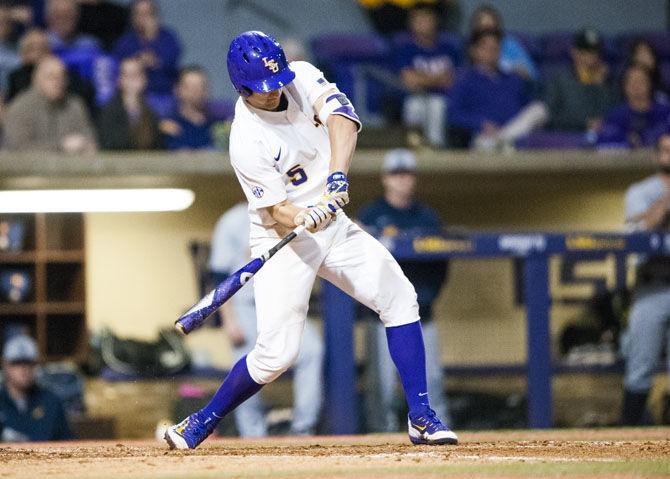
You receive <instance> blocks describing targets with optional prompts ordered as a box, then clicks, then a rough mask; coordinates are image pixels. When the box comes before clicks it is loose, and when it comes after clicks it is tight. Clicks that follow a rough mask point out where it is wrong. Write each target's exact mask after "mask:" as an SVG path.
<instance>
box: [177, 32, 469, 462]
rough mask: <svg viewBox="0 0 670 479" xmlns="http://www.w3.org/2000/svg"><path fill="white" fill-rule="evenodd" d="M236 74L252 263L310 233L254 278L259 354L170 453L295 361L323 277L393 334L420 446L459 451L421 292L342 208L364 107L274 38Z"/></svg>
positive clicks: (246, 44) (239, 367) (249, 54)
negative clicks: (444, 412)
mask: <svg viewBox="0 0 670 479" xmlns="http://www.w3.org/2000/svg"><path fill="white" fill-rule="evenodd" d="M228 72H229V74H230V79H231V81H232V83H233V85H234V86H235V89H236V90H237V91H238V92H239V94H240V98H239V99H238V101H237V105H236V107H235V119H234V120H233V125H232V128H231V132H230V160H231V163H232V165H233V168H234V170H235V173H236V175H237V178H238V180H239V182H240V185H241V186H242V190H243V191H244V194H245V195H246V197H247V200H248V202H249V217H250V222H251V227H250V243H249V244H250V247H251V253H252V256H258V255H259V254H261V253H262V252H263V251H265V250H267V249H268V248H270V247H272V246H273V245H274V244H276V243H277V241H278V239H279V238H281V237H282V236H283V235H284V234H286V233H288V232H289V231H290V230H292V229H293V228H295V227H296V226H298V225H304V226H305V227H306V231H305V232H304V233H303V234H301V235H300V236H298V237H297V238H296V239H295V240H293V241H292V242H291V243H290V244H289V245H288V246H287V247H285V248H283V249H282V250H280V251H279V252H278V253H277V254H276V255H275V257H274V258H272V261H270V262H268V264H267V265H266V266H265V267H264V268H263V269H262V270H260V271H259V272H258V273H257V274H256V276H255V277H254V295H255V303H256V321H257V330H258V338H257V339H256V344H255V346H254V348H253V350H252V351H251V352H250V353H249V354H247V355H246V356H245V357H243V358H241V359H240V360H239V361H238V362H237V363H236V364H235V365H234V366H233V368H232V369H231V371H230V373H229V374H228V376H227V377H226V379H225V380H224V382H223V384H222V385H221V387H220V388H219V390H218V391H217V392H216V393H215V394H214V397H213V398H212V400H211V401H210V402H209V404H207V405H206V406H205V407H204V408H202V409H201V410H199V411H197V412H195V413H193V414H191V415H190V416H189V417H187V418H186V419H184V420H183V421H182V422H180V423H179V424H176V425H174V426H171V427H170V428H168V430H167V431H166V433H165V439H166V441H167V443H168V445H169V446H170V447H171V448H179V449H193V448H195V447H197V446H198V444H200V443H201V442H202V441H204V440H205V438H207V436H209V434H211V432H212V431H213V430H214V428H215V427H216V425H217V424H218V422H219V421H220V419H221V418H222V417H224V416H225V415H226V414H228V413H230V412H231V411H232V410H233V409H235V408H236V407H237V406H238V405H240V404H241V403H242V402H244V401H245V400H247V399H248V398H250V397H251V396H253V395H254V394H255V393H257V392H258V391H259V390H260V389H261V388H262V387H263V385H264V384H267V383H269V382H271V381H273V380H275V379H276V378H277V377H279V376H280V375H281V374H282V373H283V372H284V371H286V370H287V369H288V368H289V367H290V366H291V365H292V364H293V362H294V361H295V360H296V358H297V357H298V352H299V350H300V342H301V339H302V336H303V330H304V327H305V318H306V315H307V304H308V300H309V295H310V292H311V289H312V285H313V284H314V281H315V279H316V276H317V275H318V276H320V277H321V278H324V279H326V280H328V281H330V282H331V283H333V284H335V285H336V286H338V287H339V288H340V289H342V290H343V291H345V292H346V293H348V294H349V295H351V296H352V297H354V298H355V299H357V300H358V301H360V302H361V303H363V304H364V305H366V306H367V307H369V308H370V309H372V310H373V311H375V312H376V313H378V314H379V317H380V319H381V321H382V322H383V323H384V325H385V326H386V336H387V342H388V346H389V351H390V353H391V357H392V358H393V362H394V364H395V365H396V368H397V369H398V372H399V374H400V379H401V383H402V385H403V389H404V391H405V396H406V399H407V403H408V406H409V417H408V428H409V437H410V440H411V441H412V442H413V443H415V444H455V443H456V442H457V437H456V435H455V434H454V433H453V432H452V431H451V430H449V429H448V428H447V427H446V426H445V425H444V424H443V423H442V422H441V421H440V419H439V418H438V417H437V415H436V414H435V412H434V411H433V410H432V409H431V407H430V401H429V398H428V391H427V386H426V359H425V350H424V345H423V337H422V333H421V323H420V322H419V308H418V305H417V300H416V293H415V292H414V287H413V286H412V284H411V283H410V282H409V280H408V279H407V278H406V277H405V276H404V275H403V273H402V270H401V269H400V266H398V263H397V262H396V261H395V260H394V259H393V257H392V256H391V254H390V253H389V252H388V251H387V250H386V248H384V247H383V246H382V245H381V244H380V243H379V242H378V241H377V240H375V239H374V238H373V237H372V236H370V235H369V234H367V233H366V232H364V231H363V230H362V229H361V228H360V227H359V226H357V225H356V224H355V223H354V222H353V221H351V220H350V219H349V218H348V217H347V215H346V214H345V213H344V211H343V210H342V207H344V206H345V205H346V204H347V203H348V202H349V193H348V190H349V183H348V180H347V172H348V170H349V164H350V162H351V159H352V157H353V154H354V150H355V148H356V139H357V134H358V131H359V130H360V128H361V122H360V120H359V119H358V116H357V115H356V111H355V110H354V108H353V106H352V105H351V103H350V102H349V100H348V99H347V97H346V96H345V95H344V94H343V93H341V92H340V91H339V90H338V89H337V87H336V86H335V84H333V83H330V82H329V81H328V80H326V79H325V78H324V77H323V74H322V73H321V72H320V71H319V70H318V69H316V68H315V67H314V66H312V65H311V64H309V63H307V62H300V61H296V62H291V64H290V65H289V64H288V62H287V61H286V57H285V55H284V52H283V50H282V48H281V46H280V45H279V44H278V43H277V42H276V40H274V39H273V38H272V37H270V36H268V35H266V34H264V33H262V32H253V31H252V32H246V33H243V34H241V35H239V36H238V37H236V38H235V39H234V40H233V41H232V43H231V45H230V48H229V50H228Z"/></svg>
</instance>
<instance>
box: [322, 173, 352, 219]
mask: <svg viewBox="0 0 670 479" xmlns="http://www.w3.org/2000/svg"><path fill="white" fill-rule="evenodd" d="M322 203H324V204H325V205H326V206H328V208H329V209H330V211H331V213H335V212H336V211H337V210H338V209H341V208H343V207H344V205H346V204H347V203H349V181H348V180H347V175H345V174H344V173H342V172H341V171H336V172H335V173H333V174H331V175H330V176H329V177H328V183H327V185H326V192H325V193H324V194H323V198H322Z"/></svg>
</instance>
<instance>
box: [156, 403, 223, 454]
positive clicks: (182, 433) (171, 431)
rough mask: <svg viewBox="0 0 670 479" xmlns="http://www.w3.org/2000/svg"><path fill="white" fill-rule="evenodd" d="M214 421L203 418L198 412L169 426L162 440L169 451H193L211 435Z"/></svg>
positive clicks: (214, 425) (209, 418)
mask: <svg viewBox="0 0 670 479" xmlns="http://www.w3.org/2000/svg"><path fill="white" fill-rule="evenodd" d="M215 427H216V421H214V420H213V419H212V418H211V417H207V418H204V417H202V414H201V413H200V411H198V412H195V413H193V414H191V415H190V416H189V417H187V418H186V419H184V420H183V421H182V422H180V423H179V424H175V425H174V426H170V427H169V428H168V429H167V431H165V436H163V438H164V439H165V441H166V442H167V443H168V446H170V449H195V448H196V447H198V445H199V444H200V443H201V442H202V441H204V440H205V439H207V437H208V436H209V435H210V434H212V431H214V428H215Z"/></svg>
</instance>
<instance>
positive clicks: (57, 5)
mask: <svg viewBox="0 0 670 479" xmlns="http://www.w3.org/2000/svg"><path fill="white" fill-rule="evenodd" d="M44 13H45V20H46V30H47V35H48V36H49V45H50V46H51V50H53V52H54V53H56V54H57V55H59V56H61V54H64V53H69V52H72V51H76V50H96V49H98V48H100V44H99V43H98V41H97V40H96V39H95V38H94V37H92V36H90V35H82V34H81V33H80V32H79V30H78V27H77V24H78V22H79V5H78V4H77V2H76V1H75V0H48V1H47V3H46V5H45V11H44Z"/></svg>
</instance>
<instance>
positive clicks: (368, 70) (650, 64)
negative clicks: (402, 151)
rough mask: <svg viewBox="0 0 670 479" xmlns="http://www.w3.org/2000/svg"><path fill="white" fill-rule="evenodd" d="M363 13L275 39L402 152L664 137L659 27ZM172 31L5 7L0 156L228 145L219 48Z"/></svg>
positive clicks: (607, 143) (53, 1) (137, 18)
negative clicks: (197, 47)
mask: <svg viewBox="0 0 670 479" xmlns="http://www.w3.org/2000/svg"><path fill="white" fill-rule="evenodd" d="M246 6H247V8H249V9H250V10H252V7H254V8H258V6H257V5H256V4H255V3H254V2H250V3H249V4H248V5H246ZM233 7H234V6H231V8H233ZM349 8H351V6H349ZM359 9H360V10H361V13H362V14H363V15H365V16H367V17H368V26H369V27H368V28H369V31H368V32H356V33H354V34H352V33H351V32H350V31H349V29H348V28H347V29H345V28H343V33H341V34H340V33H328V34H324V35H318V34H314V35H312V37H311V38H310V39H307V40H305V39H304V38H303V39H301V40H298V39H296V38H291V37H290V36H287V34H285V33H284V31H285V30H286V29H285V28H283V27H282V25H281V24H279V25H278V28H277V29H278V31H279V34H278V35H277V37H278V39H279V40H280V42H282V43H284V46H285V48H286V50H287V55H288V57H289V60H300V59H309V60H311V61H313V62H314V63H316V65H317V66H319V67H320V68H321V69H322V70H323V71H324V72H325V74H326V76H327V77H328V78H329V79H330V80H331V81H335V82H337V84H338V86H339V87H340V89H342V90H343V91H345V92H346V93H347V94H348V95H349V96H350V97H351V98H352V99H353V100H354V103H355V104H356V106H357V108H358V110H359V111H360V112H361V115H362V117H363V120H364V122H365V123H366V127H368V128H370V129H371V130H375V129H380V128H383V127H388V126H389V125H399V126H401V127H403V128H404V129H405V130H406V132H407V133H406V135H405V136H404V138H405V139H406V142H407V143H408V144H409V145H411V146H417V145H428V146H432V147H435V148H468V147H472V148H477V149H482V150H496V151H497V150H505V151H508V150H511V149H515V148H568V149H569V148H585V147H597V148H638V147H644V146H649V145H651V144H653V142H654V141H655V139H656V138H657V137H658V135H659V133H660V132H661V131H663V130H664V129H665V128H667V123H668V115H669V114H670V107H669V106H668V96H667V89H668V86H669V85H670V36H668V35H667V34H666V33H663V32H627V33H625V34H619V35H607V36H606V35H603V34H602V33H600V32H599V30H598V29H597V28H595V27H590V26H588V25H581V26H579V27H577V28H575V29H574V31H563V30H561V31H559V32H553V33H542V34H534V33H531V32H524V31H509V30H508V29H506V27H505V21H504V18H503V17H502V15H501V13H500V12H499V11H498V10H497V9H496V8H495V6H494V5H493V4H481V5H478V6H477V7H476V8H475V9H474V10H473V11H472V12H470V14H469V15H468V16H467V17H466V16H465V15H464V14H463V11H462V9H461V7H460V5H459V2H458V1H457V0H432V1H431V0H429V1H388V2H386V1H376V0H360V2H359ZM256 13H257V14H259V15H260V14H264V13H267V12H263V11H260V12H256ZM373 29H374V30H373ZM345 31H346V33H345ZM181 33H182V32H180V25H178V24H173V25H170V26H167V25H165V24H164V23H163V21H162V16H161V11H160V8H159V5H158V4H157V2H155V1H153V0H144V1H132V2H128V1H119V2H114V1H102V0H41V1H40V0H30V1H28V0H26V1H19V0H16V1H9V0H8V1H3V2H2V3H0V46H1V48H0V93H1V95H2V96H1V99H2V108H1V109H0V120H1V122H2V130H3V136H2V148H4V149H9V150H18V149H23V150H25V149H50V150H61V151H66V152H86V151H95V150H96V149H101V150H129V149H141V150H147V149H170V150H175V149H203V148H215V147H219V148H225V146H226V138H225V136H226V133H227V128H226V125H227V123H229V121H230V119H231V115H232V111H233V109H232V103H233V101H234V98H233V97H232V89H226V90H223V89H222V88H221V85H219V84H217V89H216V91H212V89H211V88H210V85H209V81H208V75H209V73H210V72H212V71H215V72H216V76H217V77H218V76H220V74H221V73H222V72H223V70H224V69H225V67H224V61H223V59H224V58H225V51H221V52H217V51H216V48H217V47H215V46H213V47H212V48H213V50H212V51H211V52H209V53H210V54H209V60H210V63H207V64H202V65H196V64H184V62H183V60H182V57H183V55H182V51H183V49H184V46H183V42H182V40H181V36H182V35H181ZM212 34H213V32H208V33H207V35H212Z"/></svg>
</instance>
